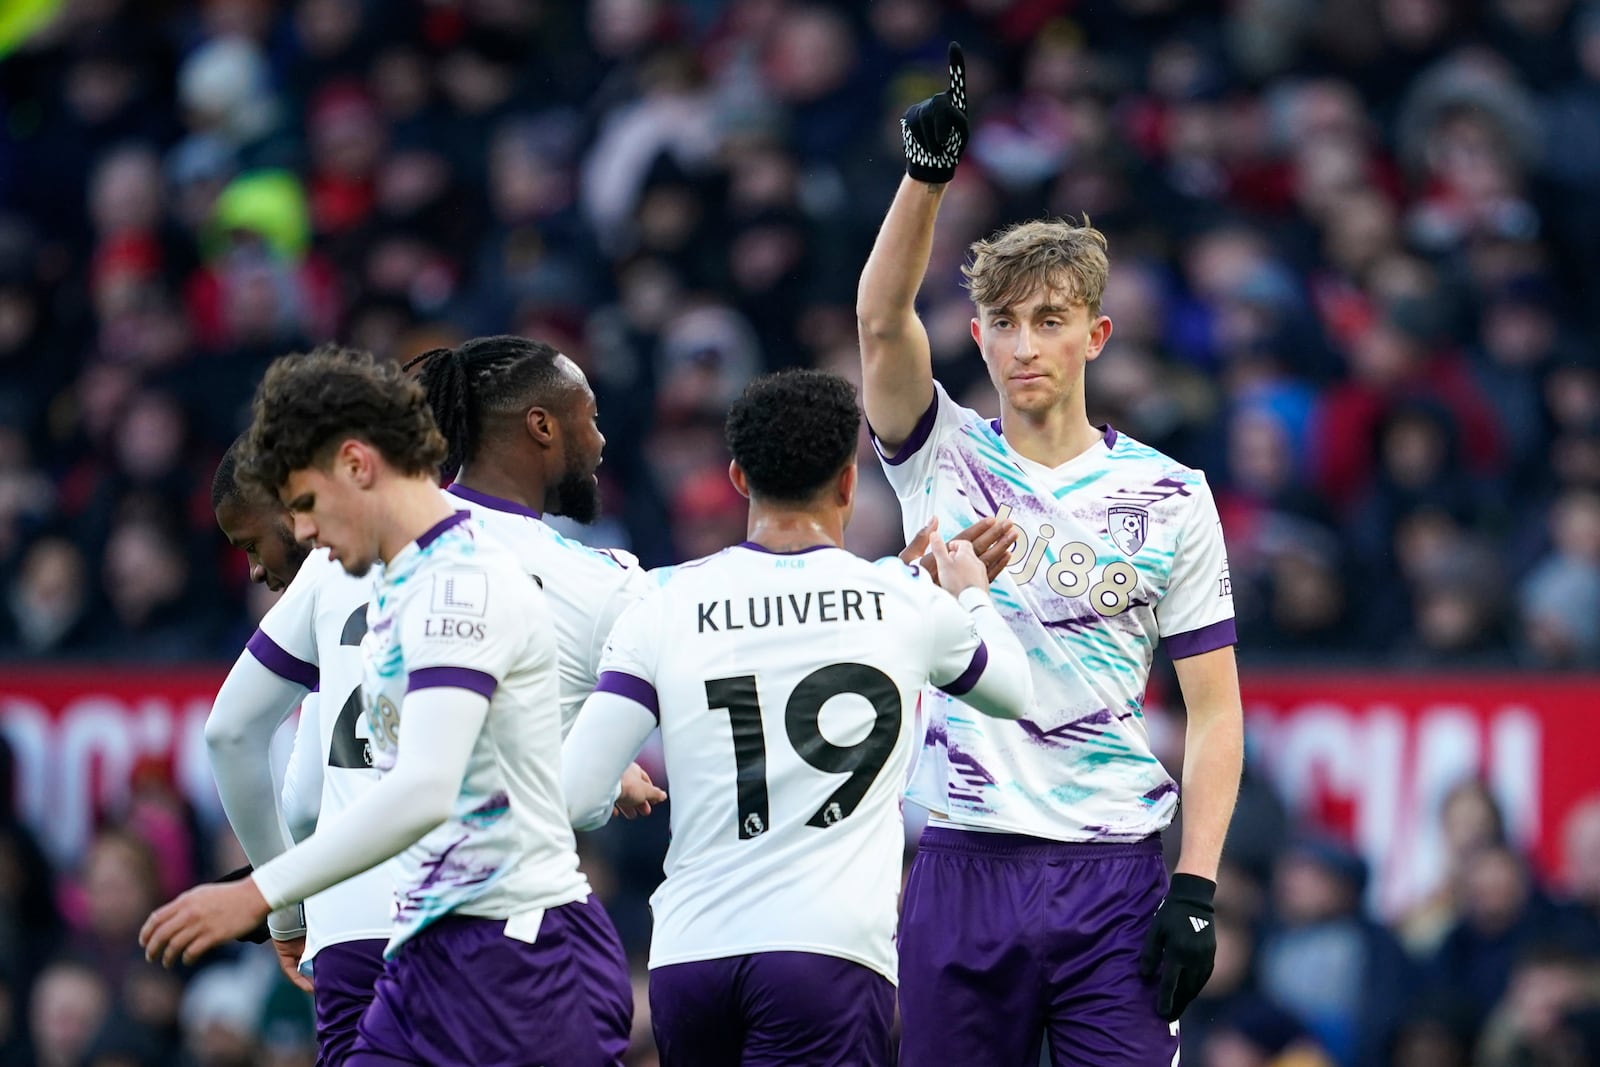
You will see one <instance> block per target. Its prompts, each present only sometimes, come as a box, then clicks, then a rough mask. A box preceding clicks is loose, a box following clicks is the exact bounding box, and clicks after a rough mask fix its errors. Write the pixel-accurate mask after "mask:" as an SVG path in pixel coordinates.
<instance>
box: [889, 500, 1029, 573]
mask: <svg viewBox="0 0 1600 1067" xmlns="http://www.w3.org/2000/svg"><path fill="white" fill-rule="evenodd" d="M938 522H939V520H938V519H936V518H934V519H929V520H928V525H926V526H924V527H923V528H922V529H920V530H918V531H917V536H916V537H913V538H912V539H911V544H909V545H907V546H906V548H905V551H904V552H901V553H900V558H901V559H903V560H905V561H906V562H907V563H915V564H917V565H918V566H920V567H921V568H922V569H923V570H925V571H927V572H928V573H929V574H931V575H932V576H933V580H934V581H938V580H939V561H938V560H937V559H935V558H934V555H933V553H932V552H929V551H925V550H926V548H927V546H928V543H929V541H930V540H932V539H934V534H935V531H936V530H937V529H938ZM1018 536H1019V531H1018V530H1017V527H1016V524H1015V523H1013V522H1011V521H1010V520H1005V519H996V518H995V517H994V516H993V515H985V516H984V517H983V518H981V519H979V520H978V521H977V522H975V523H973V524H972V525H971V526H968V527H967V528H966V529H965V530H962V531H961V532H960V533H958V534H956V535H955V536H954V537H952V538H951V539H950V543H951V544H954V543H955V542H957V541H968V542H971V544H972V549H973V551H974V552H976V553H977V554H978V558H979V559H980V560H982V561H983V569H984V571H985V573H987V574H988V575H989V581H991V582H992V581H994V580H995V579H996V578H998V577H1000V572H1001V571H1003V570H1005V569H1006V567H1007V566H1008V565H1009V564H1010V563H1011V549H1012V546H1014V545H1015V544H1016V543H1017V537H1018ZM913 549H915V550H917V551H921V552H922V557H921V558H920V559H919V558H918V557H916V556H914V555H912V554H911V553H912V550H913Z"/></svg>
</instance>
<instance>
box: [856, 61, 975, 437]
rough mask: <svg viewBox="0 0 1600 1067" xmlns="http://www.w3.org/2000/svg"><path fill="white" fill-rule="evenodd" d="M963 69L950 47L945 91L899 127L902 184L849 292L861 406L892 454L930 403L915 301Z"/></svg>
mask: <svg viewBox="0 0 1600 1067" xmlns="http://www.w3.org/2000/svg"><path fill="white" fill-rule="evenodd" d="M966 109H967V90H966V68H965V65H964V62H963V60H962V56H961V46H960V45H958V44H955V43H953V42H952V43H951V45H950V88H949V89H948V90H946V91H945V92H942V93H939V94H938V95H937V96H933V97H931V98H929V99H927V100H924V101H922V102H921V103H918V104H913V105H912V106H911V107H910V109H908V110H907V111H906V115H905V118H903V119H902V120H901V128H902V131H903V139H904V143H905V152H906V177H905V178H904V179H903V180H902V181H901V182H900V188H899V190H898V191H897V192H896V193H895V197H894V202H893V203H892V204H890V205H889V214H888V215H887V216H886V217H885V218H884V220H883V227H882V228H881V229H880V230H879V231H878V239H877V240H876V241H875V242H874V243H873V246H872V254H871V255H870V256H868V257H867V265H866V267H865V268H864V269H863V270H862V272H861V282H860V285H859V287H858V288H857V290H856V326H857V330H858V332H859V334H860V339H861V365H862V381H863V389H862V400H863V403H864V406H865V407H866V412H867V421H868V422H869V423H870V424H871V425H872V429H873V432H874V433H875V434H877V436H878V440H879V442H880V443H881V444H882V445H883V447H884V448H885V449H887V450H889V451H891V452H892V451H893V450H895V449H896V448H898V447H899V446H900V445H901V444H903V443H904V442H905V440H906V438H908V437H910V436H911V431H912V429H913V428H914V427H915V426H916V424H917V419H918V418H920V417H921V415H922V413H923V412H924V411H926V410H927V408H928V405H929V404H930V403H931V402H932V400H933V362H932V359H931V357H930V355H929V350H928V333H927V330H925V329H924V328H923V326H922V323H921V321H920V320H918V318H917V313H916V309H915V300H916V296H917V290H918V289H919V288H921V286H922V278H923V275H924V274H926V273H927V270H928V256H929V254H930V253H931V250H932V248H933V226H934V220H935V219H936V218H937V217H938V214H939V203H940V201H942V200H943V199H944V189H945V185H946V184H947V183H948V182H949V181H950V179H951V178H953V177H954V176H955V172H956V164H957V162H959V161H960V159H961V153H962V151H963V150H965V148H966V145H967V116H966Z"/></svg>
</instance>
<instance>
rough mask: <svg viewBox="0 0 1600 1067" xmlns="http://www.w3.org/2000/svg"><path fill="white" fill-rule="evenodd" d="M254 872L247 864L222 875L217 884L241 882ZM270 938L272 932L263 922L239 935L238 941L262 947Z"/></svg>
mask: <svg viewBox="0 0 1600 1067" xmlns="http://www.w3.org/2000/svg"><path fill="white" fill-rule="evenodd" d="M254 871H255V868H254V867H252V866H250V865H249V864H248V863H247V864H245V865H244V866H243V867H240V868H239V869H238V870H236V871H229V872H228V873H227V874H225V875H223V876H222V877H221V878H218V879H217V882H218V883H221V882H240V881H243V880H244V879H246V878H248V877H250V875H251V873H252V872H254ZM271 937H272V931H270V930H268V929H267V924H266V923H265V922H263V923H262V924H261V925H260V926H257V927H256V928H255V929H254V930H251V931H250V932H249V933H248V934H240V935H239V940H240V941H248V942H250V943H251V944H252V945H264V944H266V943H267V941H268V940H269V939H270V938H271Z"/></svg>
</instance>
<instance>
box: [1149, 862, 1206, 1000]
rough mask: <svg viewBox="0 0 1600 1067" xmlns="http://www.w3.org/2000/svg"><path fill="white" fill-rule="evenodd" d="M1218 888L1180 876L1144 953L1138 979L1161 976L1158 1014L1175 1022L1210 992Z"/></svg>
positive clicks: (1153, 925) (1152, 926)
mask: <svg viewBox="0 0 1600 1067" xmlns="http://www.w3.org/2000/svg"><path fill="white" fill-rule="evenodd" d="M1216 891H1217V883H1215V882H1213V881H1211V880H1210V879H1209V878H1201V877H1200V876H1199V875H1196V874H1175V875H1173V876H1172V885H1171V887H1170V888H1169V889H1168V890H1167V899H1165V900H1163V901H1162V902H1161V907H1159V908H1157V909H1156V917H1155V921H1153V922H1152V923H1151V924H1150V932H1149V933H1148V934H1147V935H1145V939H1144V951H1143V952H1141V953H1139V977H1141V978H1143V979H1144V980H1145V981H1146V982H1148V981H1150V980H1152V979H1154V978H1155V977H1156V974H1157V972H1159V973H1160V975H1161V988H1160V991H1159V992H1158V993H1157V994H1156V1012H1157V1014H1159V1015H1160V1016H1161V1017H1162V1018H1163V1019H1165V1020H1167V1021H1168V1022H1172V1021H1173V1020H1174V1019H1176V1018H1177V1017H1178V1016H1180V1015H1182V1014H1183V1009H1184V1008H1187V1007H1188V1006H1189V1002H1190V1001H1192V1000H1193V999H1194V998H1195V997H1196V996H1198V995H1199V993H1200V990H1202V989H1204V988H1205V985H1206V979H1208V978H1210V977H1211V968H1212V966H1213V965H1214V964H1215V963H1216V959H1217V913H1216V909H1215V908H1214V907H1213V906H1212V903H1211V901H1212V897H1213V896H1214V895H1215V893H1216Z"/></svg>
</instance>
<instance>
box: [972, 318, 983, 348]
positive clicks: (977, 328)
mask: <svg viewBox="0 0 1600 1067" xmlns="http://www.w3.org/2000/svg"><path fill="white" fill-rule="evenodd" d="M972 343H973V344H975V345H977V346H978V347H979V348H980V349H982V348H983V324H982V323H981V322H979V321H978V316H976V315H974V316H972Z"/></svg>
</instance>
